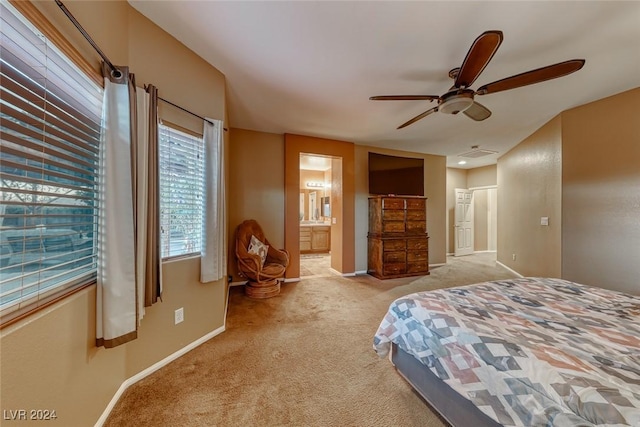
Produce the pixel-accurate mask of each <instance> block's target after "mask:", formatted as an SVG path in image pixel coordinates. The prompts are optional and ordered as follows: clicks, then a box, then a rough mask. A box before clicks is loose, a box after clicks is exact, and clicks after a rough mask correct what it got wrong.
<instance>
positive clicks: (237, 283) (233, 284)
mask: <svg viewBox="0 0 640 427" xmlns="http://www.w3.org/2000/svg"><path fill="white" fill-rule="evenodd" d="M246 284H247V281H246V280H244V281H242V282H230V283H229V287H231V286H244V285H246Z"/></svg>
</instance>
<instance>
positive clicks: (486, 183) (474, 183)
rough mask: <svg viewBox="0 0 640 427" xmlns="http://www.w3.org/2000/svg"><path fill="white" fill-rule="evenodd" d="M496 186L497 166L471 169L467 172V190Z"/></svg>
mask: <svg viewBox="0 0 640 427" xmlns="http://www.w3.org/2000/svg"><path fill="white" fill-rule="evenodd" d="M497 184H498V167H497V165H489V166H483V167H481V168H473V169H469V170H468V171H467V185H468V187H467V188H475V187H490V186H493V185H497Z"/></svg>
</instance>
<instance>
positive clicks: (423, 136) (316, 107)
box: [129, 0, 640, 168]
mask: <svg viewBox="0 0 640 427" xmlns="http://www.w3.org/2000/svg"><path fill="white" fill-rule="evenodd" d="M129 3H130V4H131V5H132V6H133V7H134V8H136V9H137V10H139V11H140V12H141V13H142V14H144V15H145V16H147V17H148V18H149V19H151V20H152V21H153V22H155V23H156V24H158V25H159V26H160V27H162V28H163V29H165V30H166V31H167V32H169V33H170V34H172V35H173V36H174V37H175V38H177V39H178V40H180V41H181V42H182V43H184V44H185V45H186V46H188V47H189V48H190V49H192V50H193V51H194V52H196V53H197V54H198V55H200V56H201V57H202V58H204V59H205V60H207V61H208V62H209V63H211V64H212V65H213V66H215V67H216V68H217V69H218V70H220V71H221V72H222V73H224V74H225V76H226V79H227V97H228V98H227V102H228V112H229V121H230V123H228V126H230V127H235V128H242V129H250V130H256V131H263V132H272V133H294V134H301V135H310V136H318V137H323V138H331V139H338V140H344V141H351V142H354V143H356V144H363V145H371V146H376V147H386V148H393V149H397V150H404V151H411V152H419V153H429V154H437V155H443V156H447V166H452V167H464V168H472V167H478V166H484V165H487V164H492V163H495V162H496V159H497V158H498V157H499V156H500V155H502V154H504V153H505V152H506V151H508V150H509V149H510V148H512V147H513V146H515V145H517V144H518V143H519V142H520V141H522V140H523V139H524V138H526V137H527V136H528V135H530V134H531V133H533V132H534V131H535V130H536V129H538V128H539V127H540V126H542V125H543V124H545V123H546V122H547V121H548V120H550V119H551V118H553V117H554V116H556V115H557V114H558V113H560V112H561V111H563V110H566V109H569V108H572V107H576V106H578V105H582V104H585V103H588V102H591V101H594V100H597V99H600V98H604V97H607V96H610V95H613V94H616V93H619V92H623V91H625V90H629V89H632V88H635V87H639V86H640V24H639V23H640V2H638V1H631V2H613V1H584V2H583V1H568V2H560V1H533V2H532V1H513V2H505V1H496V2H483V1H474V2H462V1H448V2H444V1H442V2H437V1H418V2H399V1H388V2H384V1H375V2H366V1H351V2H347V1H344V2H334V1H286V2H270V1H266V2H246V1H231V2H223V1H145V0H129ZM486 30H501V31H502V32H503V34H504V40H503V42H502V45H501V46H500V48H499V49H498V51H497V53H496V54H495V56H494V57H493V59H492V60H491V62H490V63H489V65H488V66H487V67H486V69H485V70H484V72H483V73H482V74H481V75H480V77H479V78H478V80H477V81H476V82H475V83H474V84H473V85H472V89H477V88H478V87H480V86H481V85H483V84H486V83H490V82H493V81H495V80H499V79H502V78H504V77H509V76H511V75H514V74H518V73H521V72H524V71H529V70H531V69H535V68H540V67H543V66H546V65H550V64H555V63H557V62H561V61H565V60H569V59H575V58H582V59H585V60H586V64H585V66H584V68H583V69H582V70H580V71H578V72H576V73H574V74H571V75H569V76H565V77H561V78H558V79H555V80H551V81H547V82H543V83H539V84H536V85H531V86H526V87H522V88H518V89H513V90H510V91H505V92H500V93H495V94H489V95H485V96H477V97H476V100H477V101H480V102H481V103H482V105H484V106H485V107H487V108H489V109H490V110H491V111H492V113H493V114H492V116H491V117H489V118H488V119H487V120H484V121H481V122H475V121H473V120H471V119H469V118H468V117H466V116H464V115H463V114H458V115H447V114H443V113H436V114H432V115H430V116H428V117H426V118H424V119H422V120H420V121H418V122H416V123H414V124H412V125H411V126H408V127H406V128H404V129H401V130H396V127H398V126H399V125H400V124H402V123H404V122H406V121H407V120H409V119H410V118H412V117H414V116H416V115H418V114H420V113H422V112H424V111H426V110H428V109H430V108H431V107H433V106H435V103H430V102H429V101H370V100H369V97H370V96H373V95H406V94H422V95H442V94H444V93H445V92H446V91H447V90H448V89H449V88H450V87H451V86H452V80H451V79H450V78H449V77H448V72H449V70H451V69H452V68H454V67H459V66H460V65H461V64H462V61H463V59H464V58H465V55H466V54H467V52H468V50H469V48H470V46H471V44H472V42H473V41H474V39H475V38H476V37H477V36H479V35H480V34H481V33H482V32H484V31H486ZM474 145H479V146H480V148H481V149H486V150H493V151H497V152H498V153H497V154H493V155H488V156H483V157H478V158H475V159H467V161H468V163H467V164H466V165H465V166H458V165H457V162H458V160H460V159H459V158H458V154H461V153H463V152H468V151H470V149H471V147H472V146H474Z"/></svg>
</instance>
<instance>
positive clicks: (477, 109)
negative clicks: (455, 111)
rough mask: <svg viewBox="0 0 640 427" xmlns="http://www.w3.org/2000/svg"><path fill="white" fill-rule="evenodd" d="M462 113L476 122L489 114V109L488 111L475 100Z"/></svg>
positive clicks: (486, 117) (484, 118)
mask: <svg viewBox="0 0 640 427" xmlns="http://www.w3.org/2000/svg"><path fill="white" fill-rule="evenodd" d="M463 113H464V114H465V116H467V117H469V118H471V119H473V120H475V121H476V122H481V121H483V120H486V119H488V118H489V116H491V111H489V109H488V108H487V107H485V106H484V105H482V104H480V103H478V102H475V101H474V102H473V104H471V106H470V107H469V108H467V109H466V110H464V111H463Z"/></svg>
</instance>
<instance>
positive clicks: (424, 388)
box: [391, 343, 502, 427]
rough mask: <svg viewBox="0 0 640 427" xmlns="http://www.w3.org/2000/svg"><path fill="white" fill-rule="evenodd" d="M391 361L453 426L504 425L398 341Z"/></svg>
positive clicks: (485, 426)
mask: <svg viewBox="0 0 640 427" xmlns="http://www.w3.org/2000/svg"><path fill="white" fill-rule="evenodd" d="M391 363H393V365H394V366H395V368H396V370H397V371H398V373H399V374H400V375H401V376H402V377H403V378H404V379H405V380H406V381H407V382H408V383H409V384H411V386H412V387H413V388H414V389H415V390H416V392H417V393H418V394H419V395H420V396H422V398H423V399H424V400H426V401H427V403H428V404H429V405H430V406H431V407H432V408H433V409H434V410H435V411H436V412H438V413H439V414H440V416H441V417H442V418H444V419H445V420H446V421H447V422H448V423H449V424H451V425H452V426H454V427H468V426H474V427H502V424H498V422H497V421H495V420H493V419H491V418H490V417H489V416H488V415H486V414H485V413H484V412H482V411H481V410H480V409H478V407H476V406H475V405H474V404H473V403H471V401H470V400H467V399H465V398H464V397H462V396H461V395H460V394H458V392H456V391H455V390H454V389H452V388H451V387H449V386H448V385H447V384H446V383H444V382H443V381H442V380H441V379H440V378H438V377H437V376H436V375H435V374H434V373H433V372H431V370H430V369H429V368H427V367H426V366H425V365H423V364H422V363H420V361H418V359H416V358H415V357H413V356H411V355H410V354H409V353H407V352H405V351H404V350H402V349H401V348H400V347H398V346H397V345H396V344H395V343H392V347H391Z"/></svg>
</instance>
